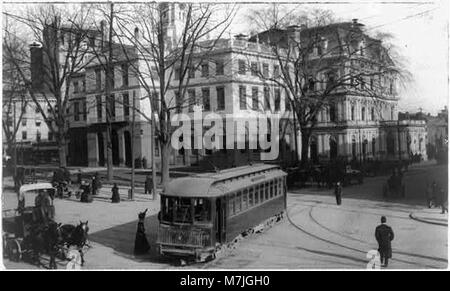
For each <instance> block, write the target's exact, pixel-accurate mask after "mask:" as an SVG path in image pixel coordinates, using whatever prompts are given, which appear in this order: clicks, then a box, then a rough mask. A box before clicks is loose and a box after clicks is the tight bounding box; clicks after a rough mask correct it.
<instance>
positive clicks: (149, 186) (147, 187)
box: [144, 175, 153, 194]
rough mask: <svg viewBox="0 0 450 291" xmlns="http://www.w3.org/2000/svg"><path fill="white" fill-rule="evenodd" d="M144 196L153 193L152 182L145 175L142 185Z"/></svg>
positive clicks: (148, 176)
mask: <svg viewBox="0 0 450 291" xmlns="http://www.w3.org/2000/svg"><path fill="white" fill-rule="evenodd" d="M144 188H145V189H144V194H147V193H148V194H152V191H153V180H152V178H151V177H150V175H147V177H145V185H144Z"/></svg>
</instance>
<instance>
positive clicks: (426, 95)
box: [232, 0, 449, 114]
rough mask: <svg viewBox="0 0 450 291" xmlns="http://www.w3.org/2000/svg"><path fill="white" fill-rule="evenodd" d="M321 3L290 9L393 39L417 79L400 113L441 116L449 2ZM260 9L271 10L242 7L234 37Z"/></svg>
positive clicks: (403, 96) (406, 91) (405, 90)
mask: <svg viewBox="0 0 450 291" xmlns="http://www.w3.org/2000/svg"><path fill="white" fill-rule="evenodd" d="M308 2H309V3H308ZM311 2H314V3H311ZM318 2H321V1H317V0H316V1H302V2H294V1H293V2H292V3H290V4H288V5H290V7H292V11H294V12H293V13H295V11H299V10H301V9H305V8H306V9H312V8H320V9H327V10H331V11H332V12H333V13H334V14H335V16H336V17H337V18H339V19H342V20H343V21H351V19H353V18H357V19H358V21H359V22H360V23H363V24H365V25H366V28H367V29H368V30H369V31H371V32H374V31H380V32H387V33H391V34H393V36H394V38H393V39H392V40H391V42H392V43H393V44H394V45H395V46H396V47H397V49H398V52H399V53H400V54H401V55H402V57H404V59H405V62H406V65H407V68H408V70H409V71H410V72H411V73H412V77H413V81H412V82H410V83H408V84H406V86H405V88H402V89H401V90H400V96H399V97H400V101H399V110H400V111H409V112H417V111H419V110H423V111H424V112H430V113H431V114H436V113H437V112H439V111H440V110H441V109H443V108H444V106H446V105H447V104H448V101H449V75H448V72H449V61H448V56H449V30H448V28H449V26H448V20H449V4H448V2H447V1H446V0H436V1H417V0H416V1H343V0H334V1H333V0H328V1H326V2H327V3H323V2H324V1H322V3H318ZM330 2H335V3H330ZM381 2H383V3H381ZM257 5H258V6H261V5H267V4H261V3H255V4H242V7H241V8H240V9H239V13H238V15H236V18H235V21H234V25H233V27H232V30H233V33H234V32H236V33H238V32H245V31H246V30H247V28H248V25H245V24H248V23H247V19H246V15H247V14H248V10H251V9H252V8H253V7H255V6H257ZM243 24H244V25H243Z"/></svg>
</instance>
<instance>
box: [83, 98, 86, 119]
mask: <svg viewBox="0 0 450 291" xmlns="http://www.w3.org/2000/svg"><path fill="white" fill-rule="evenodd" d="M86 119H87V104H86V101H83V120H86Z"/></svg>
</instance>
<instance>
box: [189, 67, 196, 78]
mask: <svg viewBox="0 0 450 291" xmlns="http://www.w3.org/2000/svg"><path fill="white" fill-rule="evenodd" d="M188 76H189V79H194V78H195V69H194V67H192V66H191V67H189V71H188Z"/></svg>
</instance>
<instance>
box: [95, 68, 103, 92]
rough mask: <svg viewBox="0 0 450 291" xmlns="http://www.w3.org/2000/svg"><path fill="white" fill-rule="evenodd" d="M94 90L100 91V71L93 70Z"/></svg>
mask: <svg viewBox="0 0 450 291" xmlns="http://www.w3.org/2000/svg"><path fill="white" fill-rule="evenodd" d="M95 89H96V90H101V89H102V71H101V70H100V69H96V70H95Z"/></svg>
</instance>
